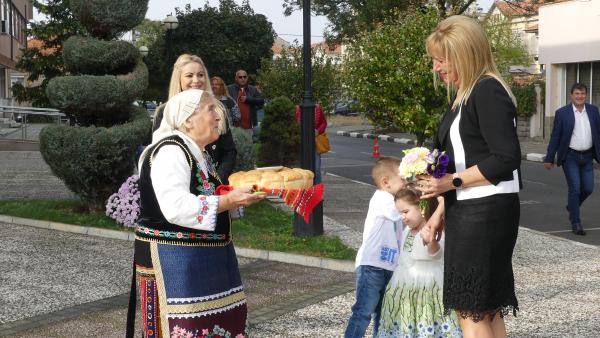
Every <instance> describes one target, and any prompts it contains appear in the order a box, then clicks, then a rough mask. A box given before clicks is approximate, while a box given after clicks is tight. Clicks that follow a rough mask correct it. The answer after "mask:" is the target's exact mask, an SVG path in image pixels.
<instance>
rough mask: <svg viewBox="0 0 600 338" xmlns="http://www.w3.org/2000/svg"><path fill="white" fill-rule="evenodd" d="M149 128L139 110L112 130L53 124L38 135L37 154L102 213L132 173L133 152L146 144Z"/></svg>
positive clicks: (68, 185) (69, 185) (149, 125)
mask: <svg viewBox="0 0 600 338" xmlns="http://www.w3.org/2000/svg"><path fill="white" fill-rule="evenodd" d="M151 128H152V124H151V122H150V120H149V119H148V114H147V113H146V112H145V110H144V109H142V108H138V109H137V112H136V115H135V119H134V120H133V121H131V122H128V123H125V124H122V125H118V126H114V127H111V128H104V127H85V128H74V127H68V126H65V125H52V126H49V127H46V128H44V129H42V131H41V133H40V151H41V153H42V156H43V158H44V161H46V163H48V165H49V166H50V168H51V169H52V172H53V173H54V174H55V175H56V176H57V177H59V178H60V179H61V180H63V182H65V184H66V185H67V187H68V188H69V189H70V190H71V191H73V192H74V193H75V194H77V195H78V196H80V197H81V198H82V199H83V200H84V201H86V202H87V203H88V204H89V205H90V206H91V209H94V210H102V209H104V206H105V201H106V200H107V199H108V197H109V196H110V195H111V194H112V193H114V192H115V191H117V190H118V189H119V187H120V186H121V184H122V183H123V182H124V181H125V180H126V179H127V177H129V176H130V175H131V174H132V173H133V169H134V166H135V163H134V153H135V150H136V148H137V146H138V145H140V144H143V143H144V142H146V141H147V138H148V135H150V131H151Z"/></svg>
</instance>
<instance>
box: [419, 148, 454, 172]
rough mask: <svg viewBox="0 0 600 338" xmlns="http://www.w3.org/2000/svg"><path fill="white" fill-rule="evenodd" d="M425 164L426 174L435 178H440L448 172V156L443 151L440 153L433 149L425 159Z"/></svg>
mask: <svg viewBox="0 0 600 338" xmlns="http://www.w3.org/2000/svg"><path fill="white" fill-rule="evenodd" d="M425 161H426V162H427V173H428V174H429V175H431V176H433V177H435V178H441V177H443V176H444V175H446V170H448V161H449V159H448V155H447V154H446V152H445V151H442V152H440V151H439V150H437V149H433V151H432V152H430V153H429V154H428V155H427V157H426V158H425Z"/></svg>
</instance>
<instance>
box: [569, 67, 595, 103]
mask: <svg viewBox="0 0 600 338" xmlns="http://www.w3.org/2000/svg"><path fill="white" fill-rule="evenodd" d="M566 66H567V67H566V72H567V74H566V78H565V81H566V82H565V84H566V85H565V102H570V101H571V86H573V84H574V83H575V82H580V83H583V84H585V85H586V86H587V87H588V97H587V102H588V103H591V104H594V105H599V104H600V62H582V63H567V65H566Z"/></svg>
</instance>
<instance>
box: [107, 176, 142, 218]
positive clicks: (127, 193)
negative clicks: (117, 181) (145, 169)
mask: <svg viewBox="0 0 600 338" xmlns="http://www.w3.org/2000/svg"><path fill="white" fill-rule="evenodd" d="M138 179H139V176H138V175H133V176H130V177H129V178H127V180H126V181H125V182H124V183H123V184H122V185H121V187H120V188H119V191H117V192H116V193H114V194H112V195H110V197H109V198H108V202H107V203H106V216H109V217H110V218H112V219H114V220H115V221H117V223H119V224H123V225H124V226H127V227H135V226H136V223H137V219H138V216H139V215H140V204H139V201H140V190H139V189H138Z"/></svg>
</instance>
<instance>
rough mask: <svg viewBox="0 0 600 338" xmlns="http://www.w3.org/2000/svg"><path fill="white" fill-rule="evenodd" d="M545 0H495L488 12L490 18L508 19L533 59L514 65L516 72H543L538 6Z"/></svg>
mask: <svg viewBox="0 0 600 338" xmlns="http://www.w3.org/2000/svg"><path fill="white" fill-rule="evenodd" d="M543 3H544V1H543V0H523V1H522V2H515V1H511V2H506V1H495V2H494V3H493V4H492V6H491V7H490V10H489V12H488V18H487V19H488V20H494V21H495V22H502V21H503V20H508V22H510V25H511V29H512V31H513V33H514V34H515V35H516V36H518V37H519V39H520V40H521V42H522V43H523V45H524V46H525V48H526V49H527V53H528V54H529V57H530V58H531V60H532V64H530V65H512V66H511V67H510V72H511V73H514V74H541V72H542V69H541V67H540V64H539V62H538V58H539V51H538V21H539V16H538V8H539V6H540V5H541V4H543Z"/></svg>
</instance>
